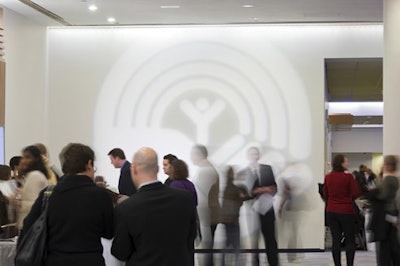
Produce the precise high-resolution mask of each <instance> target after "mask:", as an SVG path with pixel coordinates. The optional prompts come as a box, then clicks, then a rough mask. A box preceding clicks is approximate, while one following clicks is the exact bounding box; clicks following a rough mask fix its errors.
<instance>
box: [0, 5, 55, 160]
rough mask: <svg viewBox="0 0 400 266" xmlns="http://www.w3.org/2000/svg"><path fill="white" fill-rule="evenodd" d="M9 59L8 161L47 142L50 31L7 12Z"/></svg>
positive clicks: (7, 55)
mask: <svg viewBox="0 0 400 266" xmlns="http://www.w3.org/2000/svg"><path fill="white" fill-rule="evenodd" d="M4 29H5V30H4V35H5V36H4V39H5V60H6V121H5V122H6V123H5V149H6V162H8V160H9V159H10V158H11V157H12V156H14V155H20V153H21V149H22V148H23V147H25V146H27V145H29V144H33V143H36V142H44V143H46V140H47V139H46V127H47V125H48V120H47V119H46V116H45V112H46V111H47V105H46V98H47V95H46V93H45V91H46V89H45V88H46V71H45V70H46V68H45V65H46V48H47V45H46V34H47V32H46V31H47V29H46V27H44V26H41V25H38V24H36V23H35V22H33V21H31V20H28V19H26V18H25V17H22V16H20V15H18V14H17V13H14V12H13V11H11V10H9V9H6V8H5V9H4Z"/></svg>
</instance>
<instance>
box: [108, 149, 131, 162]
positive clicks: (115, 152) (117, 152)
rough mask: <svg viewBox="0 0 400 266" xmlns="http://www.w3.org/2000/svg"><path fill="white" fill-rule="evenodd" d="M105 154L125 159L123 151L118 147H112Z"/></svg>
mask: <svg viewBox="0 0 400 266" xmlns="http://www.w3.org/2000/svg"><path fill="white" fill-rule="evenodd" d="M107 155H111V156H112V157H118V158H120V159H122V160H125V159H126V157H125V153H124V151H123V150H121V149H120V148H114V149H112V150H111V151H110V152H109V153H108V154H107Z"/></svg>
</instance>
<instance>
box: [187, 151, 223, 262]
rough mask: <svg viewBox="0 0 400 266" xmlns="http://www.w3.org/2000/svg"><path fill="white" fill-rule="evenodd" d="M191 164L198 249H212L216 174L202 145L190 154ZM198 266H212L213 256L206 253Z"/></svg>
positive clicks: (217, 188)
mask: <svg viewBox="0 0 400 266" xmlns="http://www.w3.org/2000/svg"><path fill="white" fill-rule="evenodd" d="M190 157H191V160H192V162H193V164H195V165H196V166H198V167H199V168H198V172H197V175H196V177H195V179H194V184H195V187H196V191H197V196H198V206H197V210H198V214H199V219H200V230H201V235H202V240H201V244H200V246H199V247H200V248H203V249H212V248H213V244H214V233H215V229H216V224H217V221H216V220H215V219H217V218H216V217H218V216H219V214H218V212H219V209H220V208H219V203H218V193H219V191H218V190H219V185H218V172H217V171H216V170H215V168H214V166H213V165H212V164H211V163H210V162H209V161H208V160H207V157H208V151H207V148H206V147H205V146H203V145H195V146H194V147H193V148H192V151H191V154H190ZM202 257H203V261H202V262H201V263H200V265H206V266H209V265H213V254H212V253H206V254H205V255H204V256H202Z"/></svg>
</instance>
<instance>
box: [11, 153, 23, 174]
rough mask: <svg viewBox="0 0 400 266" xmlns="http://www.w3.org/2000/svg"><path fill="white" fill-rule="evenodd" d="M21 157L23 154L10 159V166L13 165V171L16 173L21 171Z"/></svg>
mask: <svg viewBox="0 0 400 266" xmlns="http://www.w3.org/2000/svg"><path fill="white" fill-rule="evenodd" d="M21 159H22V156H14V157H12V158H11V159H10V167H11V171H13V173H14V175H16V174H17V173H18V172H20V168H21Z"/></svg>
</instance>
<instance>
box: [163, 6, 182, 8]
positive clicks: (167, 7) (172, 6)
mask: <svg viewBox="0 0 400 266" xmlns="http://www.w3.org/2000/svg"><path fill="white" fill-rule="evenodd" d="M160 8H180V6H160Z"/></svg>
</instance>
